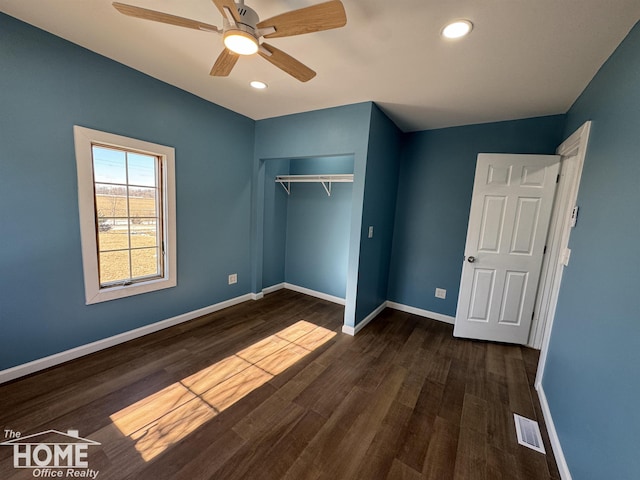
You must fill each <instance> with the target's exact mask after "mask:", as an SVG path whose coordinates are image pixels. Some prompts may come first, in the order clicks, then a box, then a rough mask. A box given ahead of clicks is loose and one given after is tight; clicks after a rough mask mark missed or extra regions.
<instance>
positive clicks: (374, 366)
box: [0, 290, 560, 480]
mask: <svg viewBox="0 0 640 480" xmlns="http://www.w3.org/2000/svg"><path fill="white" fill-rule="evenodd" d="M342 315H343V308H342V307H340V306H338V305H334V304H331V303H328V302H325V301H323V300H319V299H316V298H312V297H308V296H305V295H301V294H298V293H294V292H291V291H286V290H282V291H279V292H276V293H273V294H270V295H267V296H266V297H265V298H264V299H263V300H260V301H256V302H247V303H244V304H241V305H238V306H235V307H231V308H228V309H226V310H223V311H220V312H216V313H214V314H211V315H207V316H205V317H202V318H199V319H197V320H193V321H191V322H187V323H185V324H181V325H178V326H176V327H172V328H170V329H166V330H163V331H160V332H157V333H155V334H152V335H148V336H145V337H143V338H139V339H137V340H133V341H131V342H128V343H126V344H122V345H119V346H116V347H113V348H110V349H108V350H104V351H101V352H98V353H95V354H93V355H90V356H87V357H84V358H81V359H78V360H75V361H73V362H69V363H67V364H64V365H61V366H58V367H55V368H51V369H49V370H47V371H44V372H41V373H38V374H35V375H32V376H30V377H27V378H23V379H21V380H17V381H14V382H12V383H9V384H5V385H0V429H2V432H0V434H1V433H3V431H4V430H5V429H10V430H13V431H19V432H21V433H22V437H25V436H27V435H31V434H36V433H38V432H43V431H47V430H52V429H53V430H57V431H60V432H67V431H68V430H77V431H79V436H80V437H83V438H85V439H90V440H93V441H95V442H99V443H100V445H90V446H89V447H87V448H88V465H89V468H90V469H92V470H95V471H99V474H98V476H97V478H99V479H118V480H128V479H130V480H134V479H135V480H141V479H142V480H143V479H154V480H157V479H189V480H192V479H193V480H197V479H216V480H227V479H245V480H254V479H291V480H304V479H313V480H325V479H326V480H329V479H332V480H334V479H348V480H352V479H368V480H369V479H393V480H395V479H398V480H401V479H406V480H414V479H416V480H417V479H436V480H445V479H450V478H451V479H487V480H500V479H510V480H527V479H554V480H557V479H559V478H560V476H559V474H558V470H557V468H556V466H555V461H554V459H553V455H552V453H551V448H550V445H549V441H548V438H547V435H546V430H545V429H544V423H543V420H542V414H541V411H540V407H539V403H538V398H537V396H536V394H535V391H534V390H533V387H532V384H533V379H534V376H535V369H536V365H537V361H538V353H537V352H536V351H535V350H531V349H527V348H523V347H518V346H506V345H499V344H493V343H488V342H478V341H468V340H460V339H456V338H453V336H452V330H453V329H452V326H451V325H447V324H444V323H440V322H437V321H433V320H428V319H424V318H421V317H416V316H413V315H409V314H406V313H402V312H398V311H394V310H390V309H387V310H385V311H384V312H383V313H382V314H381V315H380V316H379V317H378V318H376V319H375V320H374V321H373V322H371V323H370V324H369V325H368V326H367V327H366V328H364V329H363V330H362V331H361V332H360V333H358V335H357V336H356V337H349V336H347V335H344V334H342V333H340V329H341V325H342ZM514 412H515V413H518V414H521V415H523V416H526V417H529V418H533V419H536V420H537V421H538V422H540V424H541V428H542V429H543V435H544V440H545V448H546V450H547V455H543V454H540V453H537V452H535V451H533V450H530V449H527V448H525V447H522V446H520V445H518V443H517V440H516V434H515V430H514V425H513V413H514ZM7 440H9V439H8V438H5V439H4V440H0V441H7ZM43 455H46V454H42V453H41V456H40V457H39V458H40V459H41V460H42V459H43V458H44V457H43ZM13 461H14V460H13V449H12V448H11V447H10V446H6V445H5V446H0V478H2V479H14V478H16V479H17V478H34V471H33V470H31V469H16V468H14V465H13ZM53 470H57V469H55V468H53ZM59 470H63V475H64V477H63V478H69V477H67V474H68V472H67V469H62V468H61V469H59ZM82 472H85V473H86V471H84V470H81V471H80V473H82ZM49 473H50V472H49ZM49 473H47V475H49ZM39 475H40V476H45V474H43V473H42V472H39Z"/></svg>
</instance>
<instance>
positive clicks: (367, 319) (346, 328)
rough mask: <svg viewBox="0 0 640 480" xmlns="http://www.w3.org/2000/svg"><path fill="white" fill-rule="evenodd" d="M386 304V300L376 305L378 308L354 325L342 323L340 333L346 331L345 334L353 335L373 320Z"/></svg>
mask: <svg viewBox="0 0 640 480" xmlns="http://www.w3.org/2000/svg"><path fill="white" fill-rule="evenodd" d="M386 306H387V302H382V303H381V304H380V305H379V306H378V308H376V309H375V310H374V311H373V312H371V313H370V314H369V315H367V316H366V317H365V318H363V319H362V321H361V322H360V323H358V324H357V325H356V326H355V327H349V326H348V325H343V326H342V333H346V334H347V335H351V336H352V337H353V336H354V335H355V334H356V333H358V332H359V331H360V330H362V329H363V328H364V327H365V326H366V325H367V324H368V323H369V322H370V321H371V320H373V319H374V318H376V317H377V316H378V315H380V312H382V311H383V310H384V309H385V308H386Z"/></svg>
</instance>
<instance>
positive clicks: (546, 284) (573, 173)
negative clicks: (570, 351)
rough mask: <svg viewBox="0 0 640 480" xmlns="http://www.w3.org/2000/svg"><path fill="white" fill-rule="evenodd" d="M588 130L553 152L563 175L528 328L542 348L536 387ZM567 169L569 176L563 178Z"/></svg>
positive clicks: (581, 130)
mask: <svg viewBox="0 0 640 480" xmlns="http://www.w3.org/2000/svg"><path fill="white" fill-rule="evenodd" d="M590 130H591V122H590V121H588V122H585V123H584V124H583V125H582V126H581V127H580V128H578V130H576V131H575V132H574V133H573V134H571V136H570V137H569V138H567V139H566V140H565V141H564V142H562V144H561V145H560V146H559V147H558V148H557V150H556V153H557V154H558V155H561V156H562V160H561V165H562V166H561V172H563V173H561V177H560V184H559V185H558V193H557V197H556V204H555V205H554V212H553V213H552V224H551V226H550V229H549V234H548V239H547V252H548V253H549V255H548V258H545V262H544V263H543V266H542V273H541V277H540V285H539V287H538V298H537V299H536V307H535V308H536V310H535V312H536V314H535V317H534V322H535V323H534V324H533V325H532V327H531V333H530V336H529V346H531V347H533V348H541V352H540V359H539V361H538V370H537V373H536V381H535V386H536V388H538V387H539V386H540V385H541V383H542V375H543V373H544V367H545V364H546V360H547V352H548V349H549V340H550V337H551V329H552V327H553V320H554V318H555V313H556V307H557V305H558V293H559V291H560V283H561V282H562V273H563V271H564V267H565V265H564V264H563V263H562V258H563V255H564V254H565V251H566V250H567V246H568V244H569V237H570V235H571V226H570V223H569V220H570V216H571V211H572V210H573V207H574V206H575V205H576V201H577V198H578V189H579V187H580V178H581V177H582V167H583V165H584V159H585V156H586V153H587V143H588V141H589V132H590ZM566 162H572V165H568V164H567V163H566ZM567 167H570V168H567ZM567 170H568V171H569V172H570V174H569V175H564V173H565V172H567Z"/></svg>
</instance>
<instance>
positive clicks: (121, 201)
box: [96, 183, 127, 217]
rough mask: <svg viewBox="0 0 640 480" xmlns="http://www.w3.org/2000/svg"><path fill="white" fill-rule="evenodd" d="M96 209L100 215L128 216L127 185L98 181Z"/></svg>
mask: <svg viewBox="0 0 640 480" xmlns="http://www.w3.org/2000/svg"><path fill="white" fill-rule="evenodd" d="M96 209H97V210H98V217H100V215H102V216H105V217H126V216H127V187H120V186H117V185H105V184H103V183H96Z"/></svg>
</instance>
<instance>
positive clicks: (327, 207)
mask: <svg viewBox="0 0 640 480" xmlns="http://www.w3.org/2000/svg"><path fill="white" fill-rule="evenodd" d="M291 188H292V192H291V197H289V205H288V211H287V248H286V273H285V281H286V282H287V283H291V284H293V285H298V286H300V287H305V288H310V289H312V290H316V291H319V292H323V293H327V294H329V295H333V296H336V297H340V298H344V297H345V294H346V288H347V265H348V261H349V232H350V225H351V223H350V221H351V199H352V191H353V186H352V184H350V183H336V184H334V185H333V187H332V190H331V196H330V197H329V196H327V194H326V192H325V191H324V189H323V188H322V186H321V185H320V184H317V183H297V184H295V185H292V186H291Z"/></svg>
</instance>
